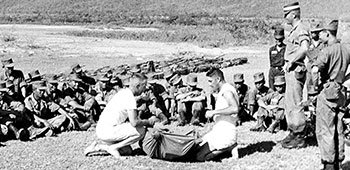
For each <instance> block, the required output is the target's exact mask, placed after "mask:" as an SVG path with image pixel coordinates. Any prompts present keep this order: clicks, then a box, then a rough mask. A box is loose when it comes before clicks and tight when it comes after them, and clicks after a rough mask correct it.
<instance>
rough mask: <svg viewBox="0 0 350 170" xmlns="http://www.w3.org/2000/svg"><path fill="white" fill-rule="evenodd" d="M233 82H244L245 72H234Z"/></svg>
mask: <svg viewBox="0 0 350 170" xmlns="http://www.w3.org/2000/svg"><path fill="white" fill-rule="evenodd" d="M233 82H235V83H242V82H244V76H243V73H237V74H234V75H233Z"/></svg>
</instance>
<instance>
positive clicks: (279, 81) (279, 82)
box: [273, 76, 286, 94]
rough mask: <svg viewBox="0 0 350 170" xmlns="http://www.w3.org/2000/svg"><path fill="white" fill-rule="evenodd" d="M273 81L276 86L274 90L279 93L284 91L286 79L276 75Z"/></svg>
mask: <svg viewBox="0 0 350 170" xmlns="http://www.w3.org/2000/svg"><path fill="white" fill-rule="evenodd" d="M274 80H275V82H274V83H273V85H274V86H275V88H276V91H277V92H278V93H280V94H282V93H284V92H285V89H286V79H285V77H284V76H276V77H275V78H274Z"/></svg>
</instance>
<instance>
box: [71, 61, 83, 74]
mask: <svg viewBox="0 0 350 170" xmlns="http://www.w3.org/2000/svg"><path fill="white" fill-rule="evenodd" d="M71 68H72V72H73V73H79V72H81V71H82V70H83V69H82V67H81V65H80V64H78V63H74V64H73V65H72V66H71Z"/></svg>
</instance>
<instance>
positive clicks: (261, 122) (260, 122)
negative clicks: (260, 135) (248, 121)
mask: <svg viewBox="0 0 350 170" xmlns="http://www.w3.org/2000/svg"><path fill="white" fill-rule="evenodd" d="M265 130H266V127H265V125H264V118H263V117H258V118H257V123H256V125H255V127H253V128H251V129H250V131H254V132H263V131H265Z"/></svg>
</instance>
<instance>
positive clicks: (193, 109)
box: [178, 102, 204, 123]
mask: <svg viewBox="0 0 350 170" xmlns="http://www.w3.org/2000/svg"><path fill="white" fill-rule="evenodd" d="M178 113H179V116H180V121H181V122H191V123H192V122H193V121H194V120H196V119H197V120H201V119H202V118H201V117H203V115H201V114H203V113H204V104H203V102H184V103H182V102H178Z"/></svg>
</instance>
